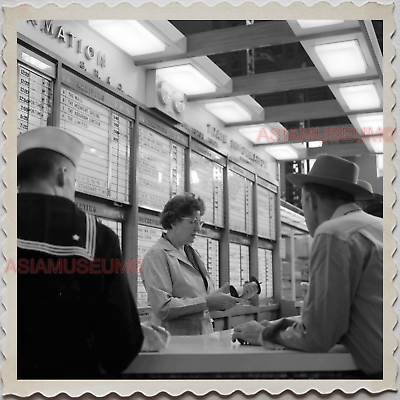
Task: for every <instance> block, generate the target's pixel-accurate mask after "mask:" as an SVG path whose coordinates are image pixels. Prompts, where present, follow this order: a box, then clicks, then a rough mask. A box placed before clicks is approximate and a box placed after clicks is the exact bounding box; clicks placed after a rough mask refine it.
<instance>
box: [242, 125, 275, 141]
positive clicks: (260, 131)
mask: <svg viewBox="0 0 400 400" xmlns="http://www.w3.org/2000/svg"><path fill="white" fill-rule="evenodd" d="M274 128H275V129H274ZM271 129H274V132H272V131H271ZM239 132H240V133H241V134H242V135H243V136H244V137H245V138H247V139H249V140H251V141H252V142H253V143H255V144H257V143H275V142H277V141H279V138H280V135H281V134H283V126H282V125H281V124H280V123H279V122H276V123H271V124H268V125H264V124H262V125H251V126H244V127H241V128H239Z"/></svg>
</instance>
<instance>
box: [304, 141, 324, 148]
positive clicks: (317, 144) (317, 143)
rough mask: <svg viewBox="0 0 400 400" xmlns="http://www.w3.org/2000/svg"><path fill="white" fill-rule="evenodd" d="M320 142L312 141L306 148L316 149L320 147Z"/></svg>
mask: <svg viewBox="0 0 400 400" xmlns="http://www.w3.org/2000/svg"><path fill="white" fill-rule="evenodd" d="M322 143H323V142H322V140H313V141H312V142H308V147H310V148H311V149H314V148H316V147H322Z"/></svg>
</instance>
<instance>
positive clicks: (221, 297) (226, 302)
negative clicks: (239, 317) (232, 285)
mask: <svg viewBox="0 0 400 400" xmlns="http://www.w3.org/2000/svg"><path fill="white" fill-rule="evenodd" d="M228 286H229V283H225V285H223V286H221V287H220V288H219V289H218V290H216V291H215V292H213V293H211V294H209V295H208V296H206V302H207V307H208V309H209V310H210V311H218V310H228V309H230V308H232V307H234V306H236V304H237V303H240V300H239V299H237V298H235V297H232V296H231V295H230V294H225V293H224V291H226V290H227V288H228Z"/></svg>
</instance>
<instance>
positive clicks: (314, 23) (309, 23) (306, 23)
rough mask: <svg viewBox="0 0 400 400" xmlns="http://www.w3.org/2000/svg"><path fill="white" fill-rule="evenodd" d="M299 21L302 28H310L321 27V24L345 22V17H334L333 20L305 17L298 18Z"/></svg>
mask: <svg viewBox="0 0 400 400" xmlns="http://www.w3.org/2000/svg"><path fill="white" fill-rule="evenodd" d="M297 22H298V24H299V25H300V27H301V28H302V29H310V28H319V27H321V26H328V25H337V24H343V23H344V19H332V20H328V19H326V20H322V19H320V20H313V19H303V20H297Z"/></svg>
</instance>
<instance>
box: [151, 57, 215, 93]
mask: <svg viewBox="0 0 400 400" xmlns="http://www.w3.org/2000/svg"><path fill="white" fill-rule="evenodd" d="M157 74H158V75H159V77H161V78H162V79H163V80H165V81H167V82H168V83H169V84H170V85H172V86H173V87H175V88H176V89H178V90H179V91H181V92H182V93H185V94H186V95H189V96H190V95H199V94H205V93H213V92H215V91H216V90H217V86H216V85H215V84H214V83H213V82H211V81H210V80H209V79H208V78H206V77H205V76H204V75H203V74H202V73H201V72H199V70H198V69H197V68H195V67H193V65H191V64H185V65H178V66H175V67H167V68H160V69H158V70H157Z"/></svg>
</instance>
